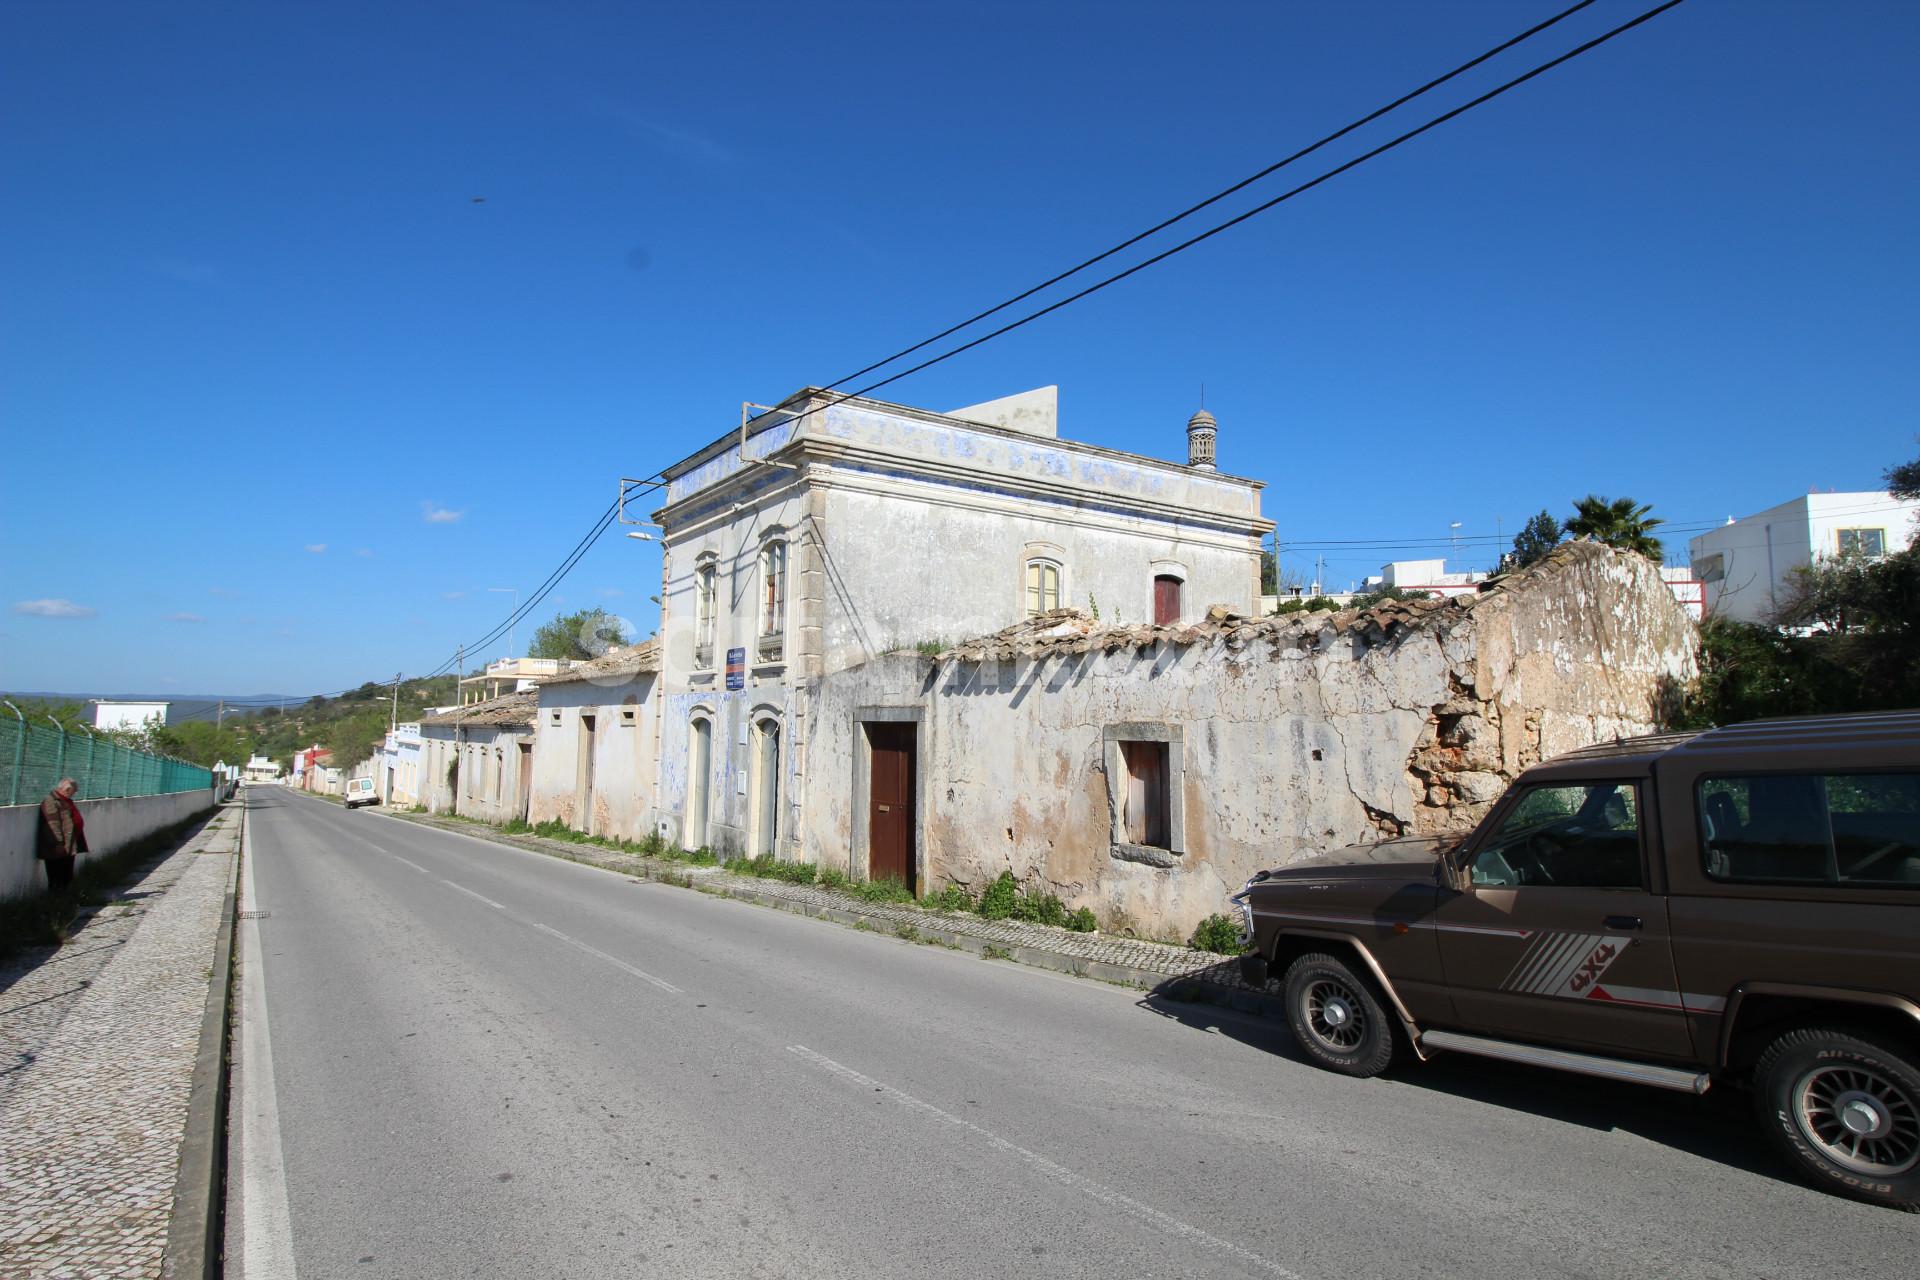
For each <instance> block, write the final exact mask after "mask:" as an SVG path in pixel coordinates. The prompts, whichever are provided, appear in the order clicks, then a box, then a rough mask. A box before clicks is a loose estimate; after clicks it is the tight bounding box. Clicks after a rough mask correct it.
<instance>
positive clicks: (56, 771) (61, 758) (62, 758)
mask: <svg viewBox="0 0 1920 1280" xmlns="http://www.w3.org/2000/svg"><path fill="white" fill-rule="evenodd" d="M47 719H49V720H52V721H53V731H54V732H55V733H57V734H59V735H60V749H59V750H58V751H56V752H54V755H53V785H54V786H56V787H57V786H59V785H60V779H61V778H63V777H65V776H66V772H67V731H66V730H65V729H63V728H61V727H60V722H59V721H58V720H54V719H53V716H52V714H51V713H49V714H48V716H47Z"/></svg>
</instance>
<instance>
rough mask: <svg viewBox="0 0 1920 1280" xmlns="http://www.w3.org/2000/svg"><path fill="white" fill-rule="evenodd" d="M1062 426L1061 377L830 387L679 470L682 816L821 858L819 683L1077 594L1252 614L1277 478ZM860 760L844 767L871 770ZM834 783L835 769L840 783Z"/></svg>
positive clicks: (677, 683)
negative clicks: (1106, 442)
mask: <svg viewBox="0 0 1920 1280" xmlns="http://www.w3.org/2000/svg"><path fill="white" fill-rule="evenodd" d="M1216 428H1217V424H1215V422H1214V420H1213V419H1212V418H1211V417H1210V416H1208V415H1206V414H1204V413H1203V414H1196V415H1195V416H1194V418H1193V419H1192V420H1191V421H1190V422H1189V423H1188V427H1187V433H1186V440H1187V444H1188V462H1187V463H1185V464H1181V463H1174V462H1166V461H1161V460H1159V459H1154V458H1146V457H1141V456H1139V455H1135V454H1128V453H1121V452H1118V451H1115V450H1111V449H1104V448H1100V447H1098V446H1094V445H1088V444H1081V443H1078V442H1073V441H1068V440H1063V439H1060V438H1059V435H1058V429H1057V411H1056V401H1055V394H1054V389H1053V388H1046V389H1043V390H1042V391H1038V392H1029V393H1026V394H1024V395H1020V396H1014V397H1009V398H1008V399H1005V400H1000V401H994V402H990V403H988V404H984V405H976V406H972V407H971V408H967V409H961V410H956V411H954V412H953V413H946V414H942V413H933V412H929V411H926V410H922V409H915V408H910V407H907V406H902V405H893V404H886V403H883V402H880V401H874V400H866V399H860V398H852V399H841V398H838V397H835V396H833V395H831V394H830V393H827V392H823V391H819V390H815V389H809V390H805V391H802V392H800V393H798V394H796V395H794V396H792V397H790V398H789V399H787V400H786V401H784V402H783V403H782V404H781V405H779V406H778V407H777V408H775V409H772V410H770V411H768V412H765V413H763V414H761V415H760V416H759V417H757V418H755V419H753V420H752V421H751V422H749V423H748V424H746V425H745V426H743V428H742V430H741V431H740V433H738V434H737V435H736V434H729V435H728V436H726V437H723V438H721V439H719V440H716V441H714V442H713V443H711V444H709V445H708V446H707V447H706V448H704V449H702V450H700V451H699V452H697V453H694V454H693V455H691V456H689V457H687V458H685V459H683V460H682V461H680V462H678V463H676V464H674V465H673V466H671V467H669V468H667V469H666V471H665V472H664V473H663V475H664V477H665V483H666V495H665V503H664V505H663V506H662V507H661V508H660V509H659V510H658V511H656V512H655V513H654V516H653V518H654V520H655V522H656V523H657V524H658V525H659V526H660V528H661V529H662V531H663V532H662V538H661V541H662V545H663V548H664V551H665V557H664V568H663V583H662V591H661V597H660V598H661V601H662V610H661V612H662V631H661V644H662V650H661V673H660V730H659V745H658V753H659V754H658V776H659V796H658V799H657V804H658V807H659V810H660V818H659V828H658V829H659V830H660V831H661V834H663V835H664V836H666V837H667V838H669V839H675V840H678V841H679V842H680V843H681V844H683V845H685V846H687V847H690V848H697V847H702V846H705V847H710V848H713V849H715V850H716V851H719V852H722V853H745V854H748V855H758V854H761V853H772V854H775V855H777V856H780V857H783V858H792V857H801V858H805V857H810V856H812V853H813V850H812V848H811V847H810V846H809V844H808V843H807V842H806V841H804V840H803V839H802V838H801V836H800V832H801V830H802V826H803V820H804V819H803V814H802V813H801V806H802V804H803V803H804V797H805V796H806V794H808V790H807V788H806V787H804V786H803V785H802V783H803V780H804V779H805V778H806V776H807V769H808V766H807V752H808V743H807V741H806V726H807V725H808V724H809V723H810V709H811V708H810V702H809V699H810V697H811V691H812V689H813V688H814V686H815V685H816V684H817V682H818V681H819V680H820V679H821V678H822V677H823V676H826V675H828V674H830V673H832V672H835V671H839V670H843V669H845V668H847V667H850V666H853V665H856V664H859V663H865V662H869V661H872V660H874V659H876V658H878V657H880V656H881V655H883V654H887V653H893V652H900V651H915V650H928V651H932V650H937V649H939V648H941V647H944V646H945V645H946V644H947V643H950V642H951V641H953V640H955V639H957V638H959V637H962V636H968V635H977V634H981V633H983V632H986V631H991V630H996V629H998V628H1000V627H1003V626H1005V625H1007V624H1008V623H1010V622H1013V621H1015V620H1017V619H1019V618H1022V617H1025V616H1030V615H1035V614H1039V613H1043V612H1047V611H1051V610H1055V609H1059V608H1061V607H1064V606H1075V607H1079V608H1083V609H1086V610H1088V611H1089V612H1091V613H1098V614H1099V615H1100V616H1101V617H1102V618H1107V619H1113V620H1117V621H1129V622H1155V621H1159V622H1165V623H1174V622H1179V621H1182V620H1189V619H1193V618H1197V617H1199V616H1201V615H1203V614H1204V613H1205V612H1206V610H1207V608H1208V607H1209V606H1212V605H1224V606H1226V607H1227V608H1229V609H1232V610H1233V611H1235V612H1237V613H1248V612H1251V611H1252V608H1253V605H1254V601H1255V599H1256V598H1257V595H1258V591H1259V548H1260V539H1261V537H1262V536H1263V535H1264V534H1265V533H1267V532H1268V531H1269V530H1271V528H1272V525H1271V523H1270V522H1269V521H1267V520H1266V519H1264V518H1263V517H1262V516H1261V513H1260V491H1261V488H1262V486H1261V485H1260V484H1259V483H1258V482H1256V481H1252V480H1245V479H1240V478H1237V477H1234V476H1230V475H1225V474H1222V473H1220V472H1219V471H1217V470H1216V468H1215V465H1214V444H1215V432H1216ZM852 782H853V780H852V779H851V778H840V779H837V780H835V782H834V783H833V785H844V786H851V785H852ZM823 785H825V784H823Z"/></svg>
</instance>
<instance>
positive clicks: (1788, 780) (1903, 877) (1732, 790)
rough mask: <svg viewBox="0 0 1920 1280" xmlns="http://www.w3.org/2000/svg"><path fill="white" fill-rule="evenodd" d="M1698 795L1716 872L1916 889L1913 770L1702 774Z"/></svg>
mask: <svg viewBox="0 0 1920 1280" xmlns="http://www.w3.org/2000/svg"><path fill="white" fill-rule="evenodd" d="M1697 794H1698V798H1699V815H1700V818H1699V820H1700V848H1701V852H1702V857H1703V859H1704V862H1705V866H1706V872H1707V874H1708V875H1709V876H1711V877H1712V878H1714V879H1715V880H1729V881H1741V880H1749V881H1756V882H1760V883H1794V884H1823V885H1829V886H1832V887H1835V888H1839V887H1844V886H1847V885H1862V886H1869V885H1871V886H1888V887H1902V888H1906V887H1913V888H1920V774H1915V773H1833V774H1815V773H1774V774H1755V775H1751V776H1745V777H1726V778H1706V779H1703V780H1702V781H1701V782H1700V785H1699V788H1698V792H1697Z"/></svg>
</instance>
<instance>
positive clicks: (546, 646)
mask: <svg viewBox="0 0 1920 1280" xmlns="http://www.w3.org/2000/svg"><path fill="white" fill-rule="evenodd" d="M632 642H633V631H632V629H631V628H630V627H629V626H628V625H627V623H626V620H625V619H622V618H616V617H614V616H613V615H612V614H610V613H608V612H607V611H606V610H605V609H580V610H577V611H576V612H573V613H562V614H557V615H555V617H554V619H553V621H552V622H549V623H547V624H545V625H544V626H542V627H541V628H540V629H539V630H538V631H536V632H534V633H533V643H532V644H530V645H528V646H527V656H528V657H530V658H571V659H573V660H574V661H576V662H585V661H587V660H588V659H590V658H597V657H599V656H600V655H601V654H603V653H605V652H606V651H607V650H608V649H611V648H613V647H614V646H615V645H623V644H631V643H632Z"/></svg>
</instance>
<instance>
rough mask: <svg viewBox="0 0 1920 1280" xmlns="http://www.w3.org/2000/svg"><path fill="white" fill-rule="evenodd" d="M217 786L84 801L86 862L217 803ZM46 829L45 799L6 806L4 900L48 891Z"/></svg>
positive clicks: (1, 838)
mask: <svg viewBox="0 0 1920 1280" xmlns="http://www.w3.org/2000/svg"><path fill="white" fill-rule="evenodd" d="M213 794H214V793H213V788H211V787H203V788H200V789H197V790H194V791H176V792H174V793H173V794H172V795H164V796H125V797H121V798H117V799H113V800H82V801H80V816H81V817H82V818H84V819H86V823H87V852H86V853H85V854H83V855H82V856H81V858H80V865H81V866H83V867H84V866H86V865H87V864H88V863H91V862H94V861H97V860H98V859H100V858H104V857H106V856H107V855H108V854H110V853H115V852H117V851H119V850H121V849H124V848H125V847H126V846H128V845H130V844H132V843H134V842H135V841H136V840H143V839H145V838H146V837H148V836H150V835H152V834H153V833H154V832H156V831H159V830H161V829H162V828H165V827H170V826H172V825H173V824H174V823H176V822H181V821H184V820H186V819H187V818H191V817H192V816H193V815H194V814H196V813H202V812H204V811H206V810H208V809H211V808H212V807H213V805H214V799H213ZM39 834H40V802H39V800H37V799H36V800H35V801H34V802H33V803H32V804H14V805H0V902H11V901H14V900H15V899H18V898H28V897H32V896H34V895H35V894H39V893H42V892H44V891H45V890H46V887H47V873H46V871H45V870H43V869H42V867H41V865H40V861H39V859H38V858H36V857H34V853H33V851H34V842H35V841H36V840H37V839H38V838H39Z"/></svg>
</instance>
